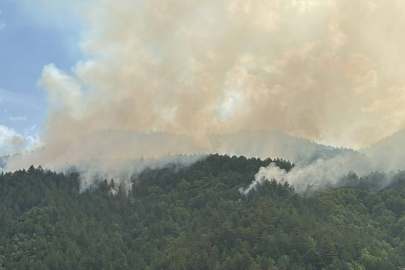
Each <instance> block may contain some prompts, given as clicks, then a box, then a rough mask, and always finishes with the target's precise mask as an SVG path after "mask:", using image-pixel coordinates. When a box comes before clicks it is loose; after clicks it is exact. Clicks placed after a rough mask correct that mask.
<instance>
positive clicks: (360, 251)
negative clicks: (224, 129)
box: [0, 155, 405, 270]
mask: <svg viewBox="0 0 405 270" xmlns="http://www.w3.org/2000/svg"><path fill="white" fill-rule="evenodd" d="M270 162H275V163H276V164H277V165H278V166H279V167H281V168H284V169H286V170H287V171H288V170H290V169H291V168H292V166H293V164H291V163H289V162H287V161H284V160H270V159H266V160H260V159H255V158H252V159H247V158H245V157H228V156H220V155H211V156H209V157H207V158H206V159H205V160H202V161H199V162H197V163H195V164H193V165H191V166H188V167H179V166H174V165H173V166H167V167H165V168H163V169H158V170H146V171H144V172H143V173H142V174H140V175H137V176H134V177H133V179H132V183H133V186H132V189H131V190H130V191H127V190H124V189H123V188H122V186H120V184H119V183H117V182H115V181H114V180H112V179H106V180H103V181H99V183H98V184H97V185H94V186H93V187H92V188H90V189H87V190H85V191H82V192H80V177H79V174H78V173H75V172H72V173H69V174H61V173H59V174H58V173H55V172H51V171H48V170H43V169H42V168H33V167H31V168H30V169H29V170H22V171H17V172H14V173H1V174H0V228H1V231H0V269H41V270H42V269H190V270H191V269H252V270H253V269H255V270H256V269H272V270H275V269H278V270H285V269H289V270H298V269H328V270H331V269H356V270H357V269H359V270H360V269H367V270H373V269H376V270H377V269H401V267H403V266H404V265H405V243H404V240H405V173H404V172H398V173H396V174H395V175H390V176H389V177H388V176H387V175H385V174H381V173H374V174H372V175H370V176H367V177H364V178H358V177H357V176H356V175H354V174H351V175H349V176H348V177H347V178H345V179H344V180H342V182H341V183H339V184H338V185H334V186H332V185H331V186H330V187H329V188H328V189H326V190H320V191H315V190H312V191H308V192H306V193H304V194H296V193H295V191H294V189H293V188H292V187H291V186H290V185H289V184H288V183H284V184H281V183H277V182H275V181H267V182H265V183H264V184H262V185H261V186H259V187H258V188H257V189H255V190H252V191H251V192H250V193H248V194H247V195H243V194H241V193H240V192H239V189H240V188H245V187H247V186H248V185H249V184H250V183H251V182H252V180H253V179H254V175H255V174H256V173H257V171H258V170H259V168H260V167H262V166H267V165H268V164H269V163H270ZM387 178H389V179H390V182H389V183H387Z"/></svg>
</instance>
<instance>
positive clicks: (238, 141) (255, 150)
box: [211, 130, 360, 163]
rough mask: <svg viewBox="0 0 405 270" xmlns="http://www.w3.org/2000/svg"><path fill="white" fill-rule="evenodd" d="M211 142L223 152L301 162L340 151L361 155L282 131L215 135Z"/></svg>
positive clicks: (326, 157)
mask: <svg viewBox="0 0 405 270" xmlns="http://www.w3.org/2000/svg"><path fill="white" fill-rule="evenodd" d="M211 143H212V145H213V148H214V149H215V150H216V151H218V152H219V153H220V154H228V155H237V156H239V155H244V156H247V157H258V158H267V157H270V158H283V159H287V160H290V161H293V162H300V163H311V162H313V161H314V160H318V159H330V158H333V157H335V156H337V155H341V154H345V155H360V153H358V152H356V151H354V150H352V149H345V148H335V147H332V146H327V145H323V144H318V143H315V142H312V141H310V140H307V139H303V138H298V137H294V136H290V135H288V134H285V133H283V132H281V131H266V130H249V131H242V132H237V133H225V134H220V135H213V136H212V137H211Z"/></svg>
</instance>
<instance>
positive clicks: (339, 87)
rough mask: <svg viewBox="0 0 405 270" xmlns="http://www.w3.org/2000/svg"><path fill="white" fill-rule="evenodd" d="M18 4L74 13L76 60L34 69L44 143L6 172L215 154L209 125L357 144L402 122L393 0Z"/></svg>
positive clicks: (399, 40) (403, 81)
mask: <svg viewBox="0 0 405 270" xmlns="http://www.w3.org/2000/svg"><path fill="white" fill-rule="evenodd" d="M20 1H21V3H25V4H27V3H29V5H31V6H32V5H47V4H49V3H52V5H49V7H48V8H46V9H45V8H44V13H46V12H45V11H47V12H48V13H49V14H50V16H44V15H42V16H43V17H46V18H48V19H47V20H57V18H58V16H57V15H58V14H57V13H58V12H62V11H63V12H64V13H66V10H69V11H70V12H71V13H73V14H75V15H74V16H76V17H77V18H78V20H77V21H78V22H80V23H82V29H83V32H82V34H81V36H82V39H81V40H80V46H81V49H82V53H83V55H84V57H83V60H81V61H79V62H78V63H77V64H76V65H75V66H74V67H72V69H71V70H70V71H63V70H60V69H58V67H56V66H55V65H54V64H49V65H47V66H45V67H44V69H43V72H42V77H41V78H40V82H39V85H40V86H41V88H43V89H44V91H45V92H46V93H47V96H48V100H49V118H48V121H47V123H46V125H45V127H44V129H43V131H44V132H43V133H44V136H43V138H41V140H42V141H43V142H44V143H45V145H46V146H45V148H44V149H43V151H41V152H38V153H34V154H30V155H24V156H21V157H17V158H15V159H12V160H10V162H9V164H8V166H9V168H10V169H15V168H20V167H26V166H29V165H31V164H34V165H43V166H48V167H51V168H57V167H58V166H63V165H64V164H66V163H69V164H72V163H73V164H75V163H77V162H79V161H82V160H86V159H89V158H101V157H102V158H108V157H109V156H113V157H114V159H116V160H120V159H121V158H138V157H142V156H144V155H147V156H152V157H159V156H162V155H166V154H168V153H171V154H191V153H199V152H212V151H222V150H223V149H227V148H226V147H222V146H221V145H219V146H218V145H216V143H217V142H218V139H215V140H213V139H212V136H213V135H212V134H214V133H215V134H223V133H226V132H240V131H243V130H251V129H261V130H281V131H283V132H286V133H288V134H291V135H294V136H299V137H304V138H307V139H311V140H316V141H319V142H324V143H328V144H334V145H345V146H346V147H362V146H367V145H370V144H371V143H373V142H375V141H377V140H379V139H381V138H383V137H385V136H387V135H389V134H392V133H394V132H395V131H397V130H399V129H401V128H403V127H404V124H405V123H404V120H405V107H404V106H403V103H404V100H405V91H404V89H405V87H404V86H405V77H404V76H403V74H404V73H405V55H404V53H403V52H402V48H403V47H404V45H405V37H404V35H403V34H402V33H404V31H405V21H404V20H403V19H402V18H403V14H404V12H405V2H403V1H397V0H389V1H386V0H384V1H383V0H367V1H363V0H326V1H323V0H322V1H321V0H302V1H300V0H270V1H268V0H208V1H197V0H190V1H183V0H170V1H169V0H163V1H162V0H149V1H143V0H93V1H85V2H81V1H72V2H69V3H68V2H66V1H46V0H42V1H37V2H35V3H34V4H33V3H32V2H31V1H24V0H20ZM61 7H63V9H65V10H63V9H61ZM66 14H68V13H66ZM49 18H50V19H49ZM47 20H45V22H44V23H50V22H48V21H47ZM109 131H131V132H146V133H149V132H152V131H164V132H167V133H169V134H172V135H174V136H180V137H181V138H186V139H185V141H187V147H185V148H184V147H183V148H182V147H181V146H182V145H183V140H182V139H174V140H167V141H166V139H164V138H161V139H162V140H163V142H161V143H159V144H155V143H153V141H154V139H153V138H152V139H151V140H150V143H144V142H141V144H140V146H133V147H126V143H128V144H131V140H130V141H129V142H127V141H126V140H122V139H119V138H118V139H117V138H116V137H114V135H110V134H108V132H109ZM100 134H104V135H103V137H102V138H100ZM170 136H171V135H170ZM221 140H222V141H223V142H224V141H225V142H226V139H225V140H224V139H223V138H222V139H221ZM247 140H249V138H247ZM133 141H138V139H137V138H135V139H133ZM165 142H167V143H165ZM134 144H135V142H134ZM227 144H228V145H232V143H229V142H227ZM117 149H122V151H117ZM218 149H219V150H218ZM130 150H131V151H130ZM231 151H232V150H231ZM240 154H245V155H249V154H250V153H249V149H245V152H244V153H240ZM111 164H114V163H111ZM111 166H115V165H111Z"/></svg>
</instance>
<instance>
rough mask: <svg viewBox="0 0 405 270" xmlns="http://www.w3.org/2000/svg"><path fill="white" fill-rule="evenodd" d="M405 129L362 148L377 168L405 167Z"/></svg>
mask: <svg viewBox="0 0 405 270" xmlns="http://www.w3.org/2000/svg"><path fill="white" fill-rule="evenodd" d="M404 146H405V129H402V130H400V131H398V132H396V133H394V134H392V135H391V136H389V137H386V138H384V139H382V140H380V141H378V142H377V143H375V144H373V145H371V146H370V147H367V148H364V149H362V150H360V151H361V152H363V153H365V154H366V155H367V156H368V157H369V158H370V159H372V160H373V162H374V167H375V168H376V170H386V171H387V170H398V169H405V149H404Z"/></svg>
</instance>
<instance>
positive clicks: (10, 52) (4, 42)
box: [0, 0, 80, 154]
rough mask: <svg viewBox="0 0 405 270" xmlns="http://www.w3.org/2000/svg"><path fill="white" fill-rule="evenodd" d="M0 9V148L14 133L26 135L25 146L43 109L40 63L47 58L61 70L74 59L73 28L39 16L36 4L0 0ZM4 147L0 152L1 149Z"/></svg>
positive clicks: (39, 123)
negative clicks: (39, 83)
mask: <svg viewBox="0 0 405 270" xmlns="http://www.w3.org/2000/svg"><path fill="white" fill-rule="evenodd" d="M0 11H1V13H0V22H1V25H2V26H1V27H0V28H1V29H0V126H1V127H0V148H2V147H1V145H2V142H3V141H4V140H5V139H6V137H10V136H14V135H15V134H19V135H21V136H23V137H27V138H28V140H27V146H30V145H31V143H32V141H33V140H36V139H37V138H38V136H40V134H41V127H42V125H43V123H44V121H45V119H46V114H47V102H46V99H45V94H44V92H43V91H42V90H40V89H39V87H38V86H37V82H38V79H39V78H40V76H41V72H42V69H43V67H44V66H45V65H46V64H49V63H55V64H57V65H58V66H61V67H63V68H64V69H66V70H69V68H70V67H71V66H72V65H74V63H75V62H76V61H77V60H78V59H79V56H80V55H79V54H80V51H79V49H78V48H77V41H78V40H77V36H78V33H79V28H78V27H75V26H74V25H73V24H70V25H68V27H63V28H62V27H61V26H60V25H54V24H52V23H49V21H48V22H47V21H45V20H42V19H40V17H41V16H45V14H43V6H42V5H41V6H38V5H37V6H35V5H27V4H26V3H23V1H13V0H0ZM30 137H31V138H30ZM4 147H5V146H4V145H3V149H0V154H2V153H3V154H4V153H7V151H5V149H4ZM9 150H10V149H9Z"/></svg>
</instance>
